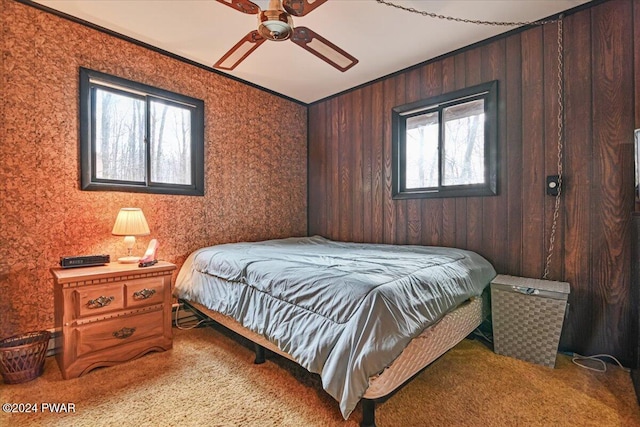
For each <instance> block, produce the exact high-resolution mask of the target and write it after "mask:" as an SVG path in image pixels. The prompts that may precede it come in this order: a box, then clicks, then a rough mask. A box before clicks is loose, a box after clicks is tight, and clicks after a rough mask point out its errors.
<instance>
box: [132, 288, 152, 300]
mask: <svg viewBox="0 0 640 427" xmlns="http://www.w3.org/2000/svg"><path fill="white" fill-rule="evenodd" d="M155 293H156V290H155V289H147V288H144V289H143V290H141V291H138V292H134V293H133V299H147V298H150V297H151V296H152V295H153V294H155Z"/></svg>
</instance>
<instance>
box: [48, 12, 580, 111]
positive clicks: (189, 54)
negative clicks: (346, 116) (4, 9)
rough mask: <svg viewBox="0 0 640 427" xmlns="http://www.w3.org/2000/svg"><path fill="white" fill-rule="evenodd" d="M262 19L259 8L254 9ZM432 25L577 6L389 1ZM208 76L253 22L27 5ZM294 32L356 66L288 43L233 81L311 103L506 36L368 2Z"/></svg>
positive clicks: (211, 15) (301, 21)
mask: <svg viewBox="0 0 640 427" xmlns="http://www.w3.org/2000/svg"><path fill="white" fill-rule="evenodd" d="M253 1H254V3H255V4H257V5H258V6H259V7H260V8H262V9H266V8H267V5H268V0H253ZM389 1H392V2H394V3H396V4H399V5H402V6H405V7H412V8H415V9H417V10H422V11H427V12H433V13H436V14H440V15H447V16H454V17H459V18H468V19H474V20H487V21H509V22H514V21H515V22H523V21H531V20H536V19H540V18H544V17H547V16H551V15H553V14H555V13H558V12H561V11H564V10H567V9H570V8H572V7H575V6H578V5H580V4H582V3H587V1H586V0H488V1H484V0H482V1H481V0H389ZM36 2H37V3H41V4H43V5H45V6H47V7H49V8H52V9H55V10H58V11H61V12H64V13H66V14H69V15H72V16H75V17H77V18H80V19H82V20H85V21H88V22H91V23H93V24H96V25H98V26H101V27H104V28H107V29H109V30H112V31H115V32H116V33H120V34H123V35H126V36H128V37H131V38H134V39H136V40H139V41H142V42H145V43H148V44H150V45H153V46H156V47H158V48H160V49H163V50H165V51H167V52H171V53H173V54H175V55H178V56H181V57H183V58H186V59H189V60H191V61H194V62H197V63H200V64H203V65H205V66H208V67H211V66H212V65H213V64H214V63H215V62H216V61H217V60H218V59H220V57H222V55H224V54H225V53H226V52H227V51H228V50H229V49H230V48H231V47H232V46H234V45H235V44H236V43H237V42H238V41H239V40H240V39H242V38H243V37H244V36H245V35H246V34H247V33H249V32H250V31H251V30H253V29H255V28H256V27H257V18H256V15H248V14H244V13H241V12H239V11H237V10H234V9H232V8H230V7H228V6H225V5H223V4H221V3H219V2H217V1H214V0H175V1H171V0H36ZM293 20H294V26H295V25H300V26H305V27H308V28H309V29H311V30H313V31H315V32H316V33H318V34H319V35H321V36H323V37H324V38H326V39H327V40H329V41H330V42H332V43H334V44H336V45H337V46H339V47H341V48H342V49H344V50H346V51H347V52H348V53H350V54H351V55H353V56H355V57H356V58H357V59H358V60H359V63H358V64H357V65H355V66H354V67H353V68H351V69H350V70H348V71H346V72H344V73H343V72H340V71H339V70H337V69H335V68H333V67H332V66H330V65H329V64H327V63H325V62H323V61H321V60H320V59H318V58H317V57H315V56H314V55H312V54H311V53H309V52H307V51H306V50H304V49H302V48H300V47H299V46H297V45H296V44H294V43H292V42H291V41H290V40H286V41H280V42H275V41H269V40H267V41H266V42H265V43H263V44H262V45H261V46H260V47H259V48H258V49H257V50H256V51H254V52H253V53H252V54H251V55H249V57H247V58H246V59H245V60H244V61H243V62H242V63H241V64H240V65H239V66H238V67H236V68H235V69H234V70H233V71H223V72H225V73H228V74H231V75H233V76H235V77H237V78H240V79H242V80H245V81H247V82H251V83H253V84H255V85H258V86H261V87H264V88H267V89H269V90H271V91H274V92H277V93H280V94H282V95H285V96H287V97H290V98H293V99H295V100H298V101H301V102H303V103H311V102H314V101H317V100H319V99H322V98H325V97H328V96H331V95H333V94H336V93H339V92H342V91H344V90H346V89H350V88H352V87H355V86H358V85H360V84H363V83H366V82H369V81H372V80H375V79H377V78H380V77H383V76H385V75H388V74H391V73H393V72H396V71H399V70H401V69H404V68H406V67H409V66H412V65H415V64H418V63H421V62H423V61H426V60H429V59H431V58H435V57H437V56H439V55H442V54H445V53H448V52H451V51H454V50H456V49H459V48H461V47H464V46H467V45H469V44H472V43H475V42H478V41H481V40H484V39H487V38H489V37H492V36H494V35H497V34H500V33H504V32H506V31H509V30H511V29H513V28H515V27H511V26H506V27H504V26H486V25H475V24H466V23H457V22H452V21H449V20H443V19H435V18H430V17H425V16H422V15H419V14H416V13H410V12H407V11H404V10H398V9H396V8H393V7H389V6H386V5H384V4H380V3H378V2H376V0H329V1H328V2H327V3H325V4H323V5H320V6H319V7H318V8H317V9H315V10H313V11H312V12H311V13H309V14H308V15H306V16H302V17H293Z"/></svg>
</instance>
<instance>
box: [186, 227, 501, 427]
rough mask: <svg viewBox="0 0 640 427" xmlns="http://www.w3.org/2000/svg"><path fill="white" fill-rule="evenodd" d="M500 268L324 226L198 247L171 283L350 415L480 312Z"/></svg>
mask: <svg viewBox="0 0 640 427" xmlns="http://www.w3.org/2000/svg"><path fill="white" fill-rule="evenodd" d="M495 275H496V272H495V270H494V269H493V267H492V266H491V264H490V263H489V262H488V261H487V260H485V259H484V258H482V257H481V256H480V255H478V254H476V253H474V252H470V251H466V250H462V249H453V248H442V247H428V246H411V245H385V244H371V243H369V244H365V243H348V242H336V241H332V240H329V239H326V238H323V237H320V236H312V237H295V238H288V239H278V240H268V241H262V242H251V243H250V242H241V243H230V244H222V245H216V246H211V247H207V248H202V249H199V250H196V251H195V252H193V253H192V254H191V255H189V257H188V258H187V260H186V261H185V263H184V264H183V266H182V268H181V269H180V272H179V274H178V278H177V280H176V287H175V290H174V295H175V296H176V297H177V298H178V299H179V300H181V301H183V302H185V303H186V304H187V305H188V306H190V307H192V308H193V309H195V310H197V311H199V312H201V313H204V314H205V315H207V316H208V317H210V318H212V319H213V320H215V321H217V322H219V323H221V324H223V325H224V326H226V327H228V328H230V329H232V330H234V331H235V332H237V333H240V334H241V335H243V336H245V337H246V338H249V339H250V340H252V341H254V342H255V343H256V344H257V357H256V362H261V361H263V354H264V353H263V349H264V348H266V349H269V350H271V351H274V352H275V353H278V354H280V355H282V356H284V357H287V358H289V359H291V360H293V361H295V362H296V363H298V364H300V365H301V366H303V367H304V368H305V369H307V370H308V371H310V372H313V373H317V374H319V375H320V377H321V379H322V386H323V388H324V389H325V391H327V392H328V393H329V394H330V395H331V396H332V397H333V398H335V399H336V400H337V401H338V402H339V406H340V411H341V413H342V415H343V417H344V418H345V419H347V417H348V416H349V414H351V412H352V411H353V409H354V408H355V406H356V405H357V403H358V402H359V401H360V400H362V404H363V420H362V424H361V425H362V426H373V425H375V402H376V401H380V400H382V399H383V398H385V397H386V396H388V395H390V394H392V393H393V392H394V391H395V390H397V389H398V387H400V386H401V385H403V384H404V383H405V382H406V381H408V380H409V379H411V378H412V377H413V376H414V375H416V374H417V373H418V372H420V371H421V370H422V369H423V368H424V367H425V366H427V365H428V364H429V363H431V362H432V361H433V360H435V359H436V358H437V357H439V356H440V355H442V354H443V353H444V352H446V351H447V350H448V349H450V348H451V347H453V346H454V345H455V344H457V343H458V342H459V341H461V340H462V339H463V338H464V337H465V336H467V335H468V334H469V333H471V332H472V331H473V329H475V328H476V327H477V326H478V325H479V324H480V323H481V321H482V319H483V312H484V309H485V305H484V304H483V299H482V298H481V295H482V293H483V290H484V289H485V288H486V287H487V285H488V284H489V282H490V281H491V279H493V277H495Z"/></svg>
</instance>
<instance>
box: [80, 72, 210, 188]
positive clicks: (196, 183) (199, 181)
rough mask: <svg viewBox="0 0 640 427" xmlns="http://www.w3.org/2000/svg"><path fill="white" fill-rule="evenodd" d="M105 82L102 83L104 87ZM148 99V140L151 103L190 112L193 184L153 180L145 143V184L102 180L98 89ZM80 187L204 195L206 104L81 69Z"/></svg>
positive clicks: (148, 146) (184, 96) (148, 148)
mask: <svg viewBox="0 0 640 427" xmlns="http://www.w3.org/2000/svg"><path fill="white" fill-rule="evenodd" d="M101 83H102V84H101ZM96 88H101V89H106V90H109V91H111V92H114V93H119V94H126V95H127V96H131V97H141V98H144V99H145V102H146V105H147V108H146V116H145V121H146V125H145V129H146V131H145V134H146V135H145V140H146V139H148V132H149V126H150V124H149V121H150V120H149V114H150V112H149V108H148V107H149V103H150V100H154V101H156V102H162V103H168V104H170V105H176V106H180V107H182V108H185V107H186V108H188V109H189V110H191V184H190V185H182V184H168V183H158V182H152V181H151V159H150V150H151V149H150V144H146V142H145V145H146V157H147V158H146V168H145V181H144V182H133V181H119V180H108V179H99V178H97V177H96V168H95V164H96V163H95V162H96V158H95V152H96V151H95V141H96V139H95V120H96V113H95V96H94V93H95V89H96ZM80 177H81V179H80V181H81V182H80V188H81V189H82V190H86V191H125V192H134V193H153V194H174V195H186V196H204V101H203V100H200V99H196V98H192V97H190V96H186V95H181V94H179V93H175V92H171V91H168V90H164V89H160V88H156V87H153V86H149V85H146V84H144V83H138V82H134V81H132V80H127V79H124V78H122V77H117V76H113V75H110V74H106V73H102V72H100V71H95V70H90V69H88V68H83V67H80Z"/></svg>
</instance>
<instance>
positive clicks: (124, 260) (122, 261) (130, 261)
mask: <svg viewBox="0 0 640 427" xmlns="http://www.w3.org/2000/svg"><path fill="white" fill-rule="evenodd" d="M138 261H140V257H137V256H125V257H122V258H118V262H119V263H120V264H136V263H137V262H138Z"/></svg>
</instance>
